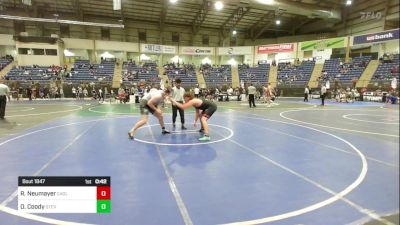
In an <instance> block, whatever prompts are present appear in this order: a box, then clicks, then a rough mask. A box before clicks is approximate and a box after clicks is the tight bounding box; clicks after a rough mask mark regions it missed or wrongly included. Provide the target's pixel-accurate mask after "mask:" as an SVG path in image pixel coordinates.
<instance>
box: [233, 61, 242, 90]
mask: <svg viewBox="0 0 400 225" xmlns="http://www.w3.org/2000/svg"><path fill="white" fill-rule="evenodd" d="M231 77H232V84H231V85H232V87H233V88H236V87H240V81H239V69H238V65H237V64H235V65H232V67H231Z"/></svg>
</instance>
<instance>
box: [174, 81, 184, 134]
mask: <svg viewBox="0 0 400 225" xmlns="http://www.w3.org/2000/svg"><path fill="white" fill-rule="evenodd" d="M181 82H182V81H181V79H176V80H175V87H174V88H172V98H173V99H175V101H177V102H179V103H181V104H183V95H184V94H185V89H184V88H183V87H181ZM178 110H179V116H180V117H181V124H182V130H186V127H185V112H184V110H183V109H181V108H178V107H177V106H176V105H175V104H172V124H173V127H174V128H175V121H176V117H177V116H178V112H177V111H178Z"/></svg>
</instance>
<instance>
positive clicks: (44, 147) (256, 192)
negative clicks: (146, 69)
mask: <svg viewBox="0 0 400 225" xmlns="http://www.w3.org/2000/svg"><path fill="white" fill-rule="evenodd" d="M278 103H279V105H276V106H273V107H266V106H265V105H258V107H257V108H252V109H249V108H248V106H247V104H246V102H229V103H219V108H218V111H217V112H216V113H215V114H214V116H213V117H212V118H211V119H210V120H209V123H210V135H211V138H212V140H211V142H209V143H199V142H198V141H197V138H199V136H200V134H199V133H198V132H197V131H196V128H193V127H192V126H191V124H192V121H193V118H194V115H193V110H188V111H186V119H187V121H188V122H187V127H188V128H189V129H188V130H186V131H181V130H180V128H179V127H180V126H177V129H175V130H173V129H172V126H171V114H170V112H171V109H170V107H169V108H167V109H165V110H164V111H165V112H167V113H166V114H165V120H166V122H167V123H168V124H167V128H168V129H170V130H172V131H173V133H172V134H170V135H161V133H160V128H159V126H158V123H157V121H156V120H155V118H153V117H151V120H150V123H149V126H146V127H143V128H142V129H140V130H139V131H138V132H137V135H136V140H135V141H132V140H129V139H128V138H127V131H128V130H129V129H130V128H131V127H132V126H133V125H134V123H135V122H136V121H137V120H138V108H137V106H136V105H134V104H132V105H124V104H121V105H120V104H114V105H109V104H103V105H100V104H98V103H97V102H92V101H84V102H79V101H34V102H32V103H29V102H27V101H24V102H19V103H16V102H11V103H10V104H8V105H7V112H6V115H7V116H6V117H7V120H6V121H4V122H0V123H1V124H0V171H1V174H2V176H0V184H1V185H0V203H1V205H0V225H3V224H4V225H8V224H29V225H31V224H44V223H43V222H44V221H47V222H50V223H58V224H66V222H74V223H75V224H83V223H85V224H117V225H123V224H129V225H133V224H137V225H180V224H185V225H190V224H194V225H211V224H278V225H280V224H290V225H292V224H293V225H294V224H304V225H311V224H312V225H317V224H320V225H340V224H366V223H367V222H369V221H374V222H373V223H374V224H398V213H399V108H398V105H384V104H380V103H367V102H357V103H354V104H343V103H342V104H338V103H331V102H328V103H327V106H325V107H321V106H319V105H318V104H319V101H317V100H313V101H311V102H310V103H307V104H304V103H303V102H302V100H301V99H279V101H278ZM178 121H179V118H178ZM178 125H179V123H178ZM197 129H198V127H197ZM33 175H35V176H36V175H41V176H111V190H112V193H111V210H112V212H111V213H110V214H35V215H30V214H23V213H20V212H18V211H17V210H16V208H17V197H16V190H17V185H18V184H17V177H18V176H33ZM393 215H394V216H393ZM386 216H389V217H386Z"/></svg>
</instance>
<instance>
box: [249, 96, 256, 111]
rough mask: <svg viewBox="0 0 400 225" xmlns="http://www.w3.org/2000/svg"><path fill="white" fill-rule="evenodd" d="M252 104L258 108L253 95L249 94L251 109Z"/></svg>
mask: <svg viewBox="0 0 400 225" xmlns="http://www.w3.org/2000/svg"><path fill="white" fill-rule="evenodd" d="M251 104H253V107H256V103H255V101H254V95H253V94H249V106H250V108H251Z"/></svg>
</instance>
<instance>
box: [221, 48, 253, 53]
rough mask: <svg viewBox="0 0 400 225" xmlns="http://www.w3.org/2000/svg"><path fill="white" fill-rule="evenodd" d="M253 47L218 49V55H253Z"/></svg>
mask: <svg viewBox="0 0 400 225" xmlns="http://www.w3.org/2000/svg"><path fill="white" fill-rule="evenodd" d="M252 54H253V47H252V46H243V47H222V48H218V55H252Z"/></svg>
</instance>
